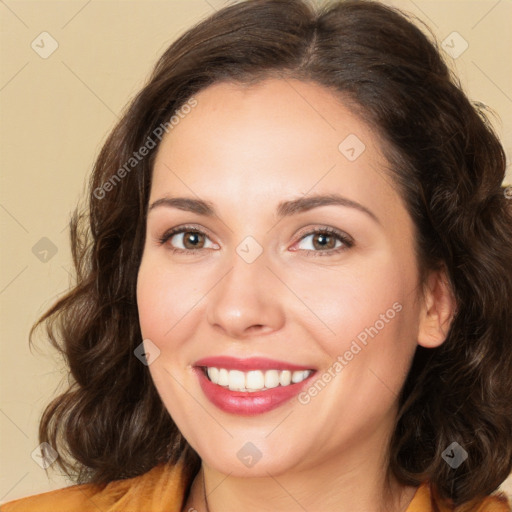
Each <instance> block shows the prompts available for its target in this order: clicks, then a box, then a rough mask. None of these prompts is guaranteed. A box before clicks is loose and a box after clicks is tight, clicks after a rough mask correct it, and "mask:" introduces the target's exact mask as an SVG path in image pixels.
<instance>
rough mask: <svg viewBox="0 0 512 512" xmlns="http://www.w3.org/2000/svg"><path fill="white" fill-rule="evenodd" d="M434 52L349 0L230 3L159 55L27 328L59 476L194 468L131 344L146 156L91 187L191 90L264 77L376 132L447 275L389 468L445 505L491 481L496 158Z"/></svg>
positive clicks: (507, 357)
mask: <svg viewBox="0 0 512 512" xmlns="http://www.w3.org/2000/svg"><path fill="white" fill-rule="evenodd" d="M440 53H441V52H440V50H439V48H438V45H437V44H436V43H435V41H433V38H432V36H431V35H430V34H429V33H428V32H427V31H425V30H424V29H420V28H418V26H417V25H416V24H415V23H413V21H411V20H410V19H408V16H407V15H406V14H404V13H401V12H400V11H397V10H395V9H392V8H390V7H387V6H385V5H382V4H380V3H377V2H373V1H365V0H363V1H344V2H330V4H327V5H324V6H323V7H315V6H313V5H312V4H311V3H308V2H307V1H306V0H248V1H244V2H241V3H237V4H234V5H230V6H228V7H225V8H224V9H221V10H219V11H218V12H216V13H214V14H213V15H212V16H210V17H209V18H208V19H205V20H204V21H202V22H200V23H198V24H197V25H195V26H194V27H193V28H191V29H190V30H188V31H187V32H186V33H184V34H183V35H182V36H181V37H179V38H178V39H177V40H176V41H175V42H174V43H173V44H172V45H171V46H170V47H169V48H168V49H167V50H166V51H165V53H164V54H163V55H162V56H161V58H160V59H159V60H158V62H157V64H156V66H155V68H154V70H153V72H152V74H151V76H150V77H149V79H148V81H147V83H146V85H145V86H144V87H143V89H142V90H141V91H140V92H139V93H138V95H137V96H136V97H135V98H134V99H133V101H131V103H130V104H129V106H128V107H127V109H126V110H125V112H124V114H123V116H122V118H121V120H120V121H119V123H118V124H117V126H116V127H115V128H114V129H113V131H112V132H111V134H110V135H109V137H108V138H107V140H106V142H105V143H104V146H103V148H102V149H101V151H100V153H99V155H98V157H97V160H96V163H95V165H94V169H93V172H92V175H91V178H90V183H89V196H88V204H87V206H86V207H82V206H79V207H77V209H76V210H75V212H74V214H73V217H72V219H71V222H70V231H71V247H72V255H73V261H74V266H75V268H76V283H75V284H74V285H73V288H72V289H71V290H70V291H69V293H67V295H65V296H64V297H63V298H61V299H60V300H58V302H56V304H55V305H53V307H51V309H50V310H49V311H47V312H46V313H45V314H44V315H43V316H42V317H41V318H40V319H39V320H38V322H37V323H36V324H35V325H34V326H33V327H32V330H31V333H30V336H31V340H32V335H33V333H34V330H35V329H36V328H37V327H38V326H40V325H41V324H44V325H45V326H46V331H47V333H48V336H49V338H50V340H51V343H52V344H53V345H54V346H55V347H56V348H57V349H58V350H59V351H60V353H61V354H62V355H63V356H64V358H65V361H66V362H67V364H68V365H69V370H70V385H69V388H68V390H67V391H65V392H64V393H62V394H61V395H60V396H58V397H57V398H55V399H54V400H53V401H52V402H51V403H50V404H49V405H48V406H47V408H46V409H45V411H44V413H43V416H42V418H41V422H40V429H39V436H40V441H41V442H48V443H49V444H51V445H52V446H53V447H55V448H56V449H57V450H58V452H59V454H60V457H59V459H58V463H59V464H60V467H61V468H62V469H63V470H64V471H65V472H66V473H67V474H68V475H69V476H70V477H72V478H73V479H74V480H75V481H77V482H79V483H85V482H91V483H96V484H105V483H107V482H110V481H112V480H116V479H124V478H129V477H134V476H137V475H140V474H142V473H145V472H146V471H148V470H150V469H151V468H153V467H154V466H156V465H157V464H160V463H170V464H173V463H175V462H176V461H177V460H178V458H179V457H180V456H183V457H184V458H185V460H186V464H185V466H186V468H187V471H188V473H187V475H188V478H189V480H191V479H192V478H193V476H194V475H195V474H196V473H197V471H198V469H199V467H200V458H199V456H198V454H197V453H195V451H194V450H193V449H192V448H191V447H190V446H189V445H188V443H187V442H186V440H185V439H184V438H183V436H182V434H181V433H180V432H179V430H178V428H177V426H176V425H175V423H174V422H173V420H172V419H171V417H170V416H169V414H168V412H167V410H166V409H165V407H164V405H163V403H162V401H161V399H160V397H159V395H158V393H157V391H156V388H155V386H154V385H153V382H152V379H151V377H150V374H149V372H148V369H147V367H146V366H144V365H143V364H141V363H140V361H139V360H138V359H137V358H136V357H135V356H134V353H133V351H134V349H135V347H137V346H138V345H139V344H140V343H141V341H142V337H141V332H140V327H139V323H138V312H137V303H136V281H137V273H138V268H139V264H140V261H141V257H142V250H143V244H144V238H145V224H146V210H147V205H148V197H149V190H150V186H151V172H152V165H153V161H154V157H155V154H156V149H153V150H152V151H151V152H150V154H149V155H148V156H147V157H145V158H142V159H140V161H137V163H136V165H134V166H133V169H130V171H129V172H126V173H124V174H125V175H124V176H123V177H122V179H120V180H117V181H116V182H115V185H113V186H111V187H106V186H105V184H106V183H107V182H108V181H109V180H112V177H113V176H114V175H115V174H116V173H118V170H119V169H120V168H122V167H123V165H125V164H126V162H127V161H129V159H130V158H131V157H132V156H133V153H134V152H137V150H138V149H139V148H140V147H142V146H143V145H144V144H145V143H146V141H147V138H148V137H151V136H152V134H154V130H155V129H156V128H157V127H158V126H161V125H162V123H166V122H168V120H169V119H170V118H171V116H172V115H173V113H174V112H176V111H177V109H178V108H180V107H181V106H183V105H184V104H185V103H186V102H187V100H189V99H190V98H193V95H194V94H196V93H198V92H199V91H201V90H202V89H204V88H205V87H208V86H209V85H211V84H213V83H216V82H221V81H230V82H236V83H240V84H251V83H256V82H258V81H260V80H263V79H265V78H269V77H274V78H276V77H277V78H282V79H287V78H295V79H299V80H304V81H313V82H315V83H318V84H321V85H322V86H325V87H327V88H329V89H330V90H332V91H333V92H335V93H336V94H339V97H340V99H341V101H343V102H344V103H345V104H347V105H348V106H349V107H350V108H351V109H353V111H354V112H355V113H357V115H359V116H360V117H361V118H362V119H363V120H365V121H366V122H367V123H368V124H369V125H371V126H372V127H375V128H376V130H377V131H378V133H379V135H380V137H381V139H382V147H383V151H384V154H385V155H386V157H387V160H388V162H389V169H388V171H387V172H388V173H389V176H390V177H391V179H392V180H393V182H394V184H395V186H396V188H397V190H398V191H399V192H400V194H401V196H402V197H403V198H404V200H405V202H406V205H407V209H408V212H409V214H410V216H411V218H412V219H413V221H414V224H415V226H416V230H417V237H416V253H417V257H418V262H419V266H420V272H421V275H422V279H424V278H425V276H426V275H427V272H428V271H429V270H433V269H440V268H445V269H446V274H447V278H448V279H449V282H450V285H451V286H452V288H453V292H454V295H455V298H456V302H457V310H456V314H455V316H454V319H453V322H452V325H451V327H450V330H449V332H448V334H447V338H446V341H445V343H443V344H442V345H441V346H439V347H438V348H435V349H424V348H421V347H418V348H417V351H416V354H415V356H414V360H413V362H412V366H411V370H410V372H409V375H408V377H407V379H406V382H405V384H404V387H403V390H402V393H401V396H400V404H399V405H400V410H399V414H398V416H397V420H396V428H395V432H394V435H393V438H392V442H391V446H390V470H391V471H392V472H393V474H394V475H395V476H396V478H397V479H398V480H399V481H400V482H402V483H404V484H408V485H418V484H419V483H421V482H423V481H426V480H428V481H430V483H431V487H432V489H433V491H434V494H435V495H436V496H438V497H439V498H440V499H450V500H452V501H453V503H455V504H456V505H457V504H466V505H468V504H469V505H471V503H473V501H472V500H477V499H480V498H482V497H483V496H486V495H489V494H490V493H492V492H493V491H494V490H495V489H496V488H497V487H498V486H499V485H500V484H501V482H503V481H504V480H505V478H506V477H507V476H508V475H509V473H510V472H511V470H512V407H511V398H512V396H511V395H512V391H511V385H510V382H511V381H512V315H511V311H510V306H511V304H512V211H511V209H512V201H511V200H508V199H507V197H506V195H505V194H504V186H503V185H502V182H503V179H504V176H505V155H504V151H503V148H502V146H501V144H500V142H499V140H498V138H497V136H496V135H495V133H494V131H493V129H492V127H491V125H490V123H489V122H488V121H487V116H486V114H485V111H484V109H483V108H482V105H481V104H480V105H477V104H472V102H470V101H469V99H468V98H467V96H466V95H465V94H464V93H463V91H462V89H461V87H460V84H459V83H458V81H457V79H456V78H455V77H454V76H453V74H452V73H451V71H450V70H449V68H448V67H447V65H446V64H445V62H444V61H443V58H442V57H441V55H440ZM153 138H154V135H153ZM157 147H158V146H157ZM132 163H133V162H132ZM118 177H119V173H118ZM111 183H113V182H112V181H111ZM107 188H108V192H107V191H106V190H107ZM422 282H423V281H422ZM454 441H456V442H458V443H459V444H460V445H461V446H462V447H464V448H465V450H466V451H467V452H468V454H469V457H468V459H467V460H466V461H465V462H464V463H463V464H462V465H460V466H459V468H457V469H452V468H451V467H450V466H449V465H448V464H447V463H446V462H445V461H444V460H443V458H442V452H443V451H444V450H445V449H446V448H447V447H448V446H449V445H450V444H451V443H452V442H454Z"/></svg>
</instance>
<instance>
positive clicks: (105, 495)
mask: <svg viewBox="0 0 512 512" xmlns="http://www.w3.org/2000/svg"><path fill="white" fill-rule="evenodd" d="M182 469H183V468H182V466H181V464H176V465H175V466H170V465H166V464H160V465H158V466H155V467H154V468H153V469H151V470H150V471H148V472H147V473H144V474H143V475H140V476H137V477H134V478H129V479H126V480H115V481H113V482H110V483H108V484H106V485H104V486H97V485H94V484H81V485H72V486H70V487H65V488H63V489H58V490H56V491H50V492H45V493H42V494H36V495H34V496H28V497H26V498H20V499H17V500H14V501H10V502H8V503H5V504H3V505H0V512H50V511H51V512H89V511H90V512H98V510H101V511H102V512H114V511H116V512H118V511H120V510H122V511H124V512H130V511H133V512H135V511H140V510H144V511H147V512H160V511H162V512H163V511H164V510H165V511H174V510H180V509H181V506H182V501H183V497H184V493H185V482H184V480H183V474H182Z"/></svg>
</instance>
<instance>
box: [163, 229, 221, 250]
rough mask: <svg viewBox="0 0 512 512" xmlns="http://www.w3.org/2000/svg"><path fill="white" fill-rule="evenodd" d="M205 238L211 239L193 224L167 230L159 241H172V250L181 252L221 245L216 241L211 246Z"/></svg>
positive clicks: (214, 247) (216, 247) (215, 247)
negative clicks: (192, 225)
mask: <svg viewBox="0 0 512 512" xmlns="http://www.w3.org/2000/svg"><path fill="white" fill-rule="evenodd" d="M205 239H207V240H209V238H208V235H207V234H206V233H203V231H201V230H199V229H197V228H195V227H191V226H182V227H179V228H174V229H171V230H170V231H166V232H165V233H164V235H163V236H162V237H160V238H159V242H160V244H162V245H163V244H165V243H167V242H170V244H169V245H171V250H172V251H173V252H181V253H184V252H187V253H195V252H196V251H199V250H201V249H208V248H213V249H218V248H219V246H218V245H217V244H214V243H211V245H210V247H208V246H207V244H206V242H205ZM176 246H177V247H176Z"/></svg>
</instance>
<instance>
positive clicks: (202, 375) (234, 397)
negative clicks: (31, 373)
mask: <svg viewBox="0 0 512 512" xmlns="http://www.w3.org/2000/svg"><path fill="white" fill-rule="evenodd" d="M212 368H213V369H219V368H220V369H222V370H221V371H223V372H226V371H227V372H229V373H230V375H231V373H234V374H237V375H238V374H241V373H242V372H245V373H246V375H247V372H249V373H257V374H259V373H261V372H265V373H266V374H273V373H277V372H279V373H280V374H281V375H282V374H287V373H288V374H292V375H298V376H299V377H300V382H295V381H290V380H289V379H288V380H287V382H288V384H286V385H279V383H276V382H275V381H274V383H273V385H272V386H273V387H272V388H270V389H267V388H263V389H252V390H250V391H248V390H245V388H244V387H243V386H242V387H241V388H240V389H242V390H239V389H233V387H232V385H231V384H232V382H231V381H230V385H229V386H228V387H226V386H222V385H219V384H216V383H215V382H212V381H211V380H210V379H209V378H208V373H211V370H212ZM207 369H208V371H207ZM194 371H195V373H196V375H197V378H198V380H199V384H200V386H201V389H202V390H203V393H204V394H205V396H206V398H208V400H210V402H212V404H213V405H215V406H216V407H218V408H219V409H221V410H223V411H224V412H228V413H231V414H239V415H245V416H252V415H256V414H262V413H264V412H268V411H270V410H272V409H275V408H276V407H279V406H281V405H283V404H284V403H285V402H287V401H289V400H290V399H292V398H293V397H294V396H296V395H297V394H299V393H300V391H301V389H302V388H303V387H304V386H306V385H307V383H308V381H309V380H310V378H311V376H312V375H313V374H314V373H315V371H316V370H315V369H313V368H311V367H308V366H303V365H297V364H291V363H288V362H285V361H278V360H273V359H267V358H249V359H237V358H234V357H229V356H217V357H208V358H203V359H200V360H199V361H196V363H195V365H194ZM297 380H298V379H297ZM292 382H293V383H292ZM260 386H261V383H260Z"/></svg>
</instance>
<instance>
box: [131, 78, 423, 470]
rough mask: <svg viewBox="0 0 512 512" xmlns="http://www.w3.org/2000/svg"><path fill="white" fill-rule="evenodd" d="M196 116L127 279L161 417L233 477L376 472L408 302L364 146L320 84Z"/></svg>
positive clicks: (154, 192) (218, 103)
mask: <svg viewBox="0 0 512 512" xmlns="http://www.w3.org/2000/svg"><path fill="white" fill-rule="evenodd" d="M195 100H196V101H197V104H196V105H195V106H194V107H193V108H191V109H190V112H189V113H188V114H187V115H184V116H183V117H182V118H181V119H180V121H179V123H178V124H176V125H174V127H173V128H172V130H170V131H169V133H168V134H167V135H166V136H165V137H164V139H163V140H162V142H161V145H160V147H159V149H158V153H157V156H156V160H155V164H154V170H153V180H152V187H151V192H150V198H149V209H148V217H147V238H146V242H145V247H144V253H143V258H142V262H141V265H140V270H139V275H138V287H137V301H138V308H139V316H140V326H141V331H142V336H143V338H144V339H145V347H146V350H147V352H148V353H149V357H150V359H149V361H150V364H149V371H150V372H151V376H152V378H153V380H154V382H155V385H156V388H157V390H158V392H159V394H160V396H161V398H162V401H163V403H164V405H165V407H166V408H167V410H168V411H169V413H170V415H171V416H172V418H173V420H174V421H175V422H176V424H177V425H178V427H179V429H180V430H181V432H182V433H183V435H184V436H185V438H186V439H187V441H188V442H189V443H190V444H191V445H192V447H193V448H194V449H195V450H196V451H197V452H198V454H199V455H200V456H201V458H202V459H203V462H204V463H206V464H208V465H209V466H210V467H212V468H215V469H216V470H218V471H221V472H223V473H226V474H227V473H231V474H232V475H234V476H236V475H239V476H248V475H250V476H266V475H267V472H270V473H271V474H273V475H277V474H280V473H283V472H293V471H300V470H303V469H306V468H313V467H319V465H320V464H323V465H324V467H327V466H328V464H329V463H330V462H332V461H335V460H336V461H340V460H344V461H345V463H346V464H347V465H348V466H347V467H350V465H351V464H352V465H354V466H355V465H356V464H359V463H361V461H362V460H366V459H368V460H370V459H371V458H373V459H374V458H376V457H380V456H381V455H382V450H381V449H382V447H383V446H385V444H386V440H387V439H388V437H389V435H390V433H391V432H392V428H393V421H394V418H395V415H396V411H397V399H398V398H397V395H398V393H399V391H400V389H401V387H402V384H403V382H404V379H405V376H406V373H407V370H408V368H409V365H410V362H411V359H412V356H413V354H414V351H415V348H416V346H417V342H418V331H419V323H420V316H421V300H420V294H419V286H418V275H419V274H418V268H417V262H416V259H415V255H414V227H413V224H412V221H411V219H410V216H409V214H408V213H407V211H406V209H405V206H404V204H403V202H402V200H401V197H400V195H399V194H398V192H397V190H396V189H395V187H394V186H393V184H392V182H391V180H390V178H389V176H388V175H387V174H386V172H385V169H386V165H387V162H386V160H385V159H384V158H383V156H382V154H381V149H380V145H379V139H378V136H377V134H376V133H375V132H374V131H372V129H371V127H369V126H367V125H365V123H363V121H362V120H361V119H359V118H358V117H356V116H355V115H354V114H352V113H351V112H350V111H349V110H348V109H347V108H346V107H345V106H344V104H343V103H342V101H341V100H340V99H339V98H338V97H335V96H334V95H333V94H332V93H331V92H329V91H328V90H326V89H325V88H323V87H322V86H320V85H318V84H315V83H305V82H300V81H296V80H279V79H269V80H265V81H263V82H260V83H259V84H257V85H253V86H251V87H243V86H240V85H235V84H231V83H220V84H215V85H213V86H210V87H209V88H207V89H205V90H203V91H202V92H200V93H199V94H198V95H196V96H195ZM177 198H186V199H188V200H184V199H180V200H176V199H177ZM315 198H316V199H315ZM172 230H175V232H174V233H173V232H172ZM148 340H149V341H148ZM205 367H209V368H210V370H209V374H210V377H211V379H212V380H209V378H208V377H207V376H206V375H205V371H206V372H208V370H205V369H204V368H205ZM212 368H217V370H215V369H212ZM218 379H220V381H219V380H218ZM290 379H292V381H291V382H290ZM294 381H296V382H294ZM215 382H217V383H215ZM262 388H263V389H262ZM249 443H250V444H249ZM258 459H259V460H258ZM253 460H254V461H256V463H254V462H251V461H253Z"/></svg>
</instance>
